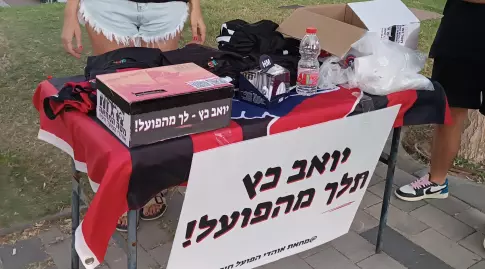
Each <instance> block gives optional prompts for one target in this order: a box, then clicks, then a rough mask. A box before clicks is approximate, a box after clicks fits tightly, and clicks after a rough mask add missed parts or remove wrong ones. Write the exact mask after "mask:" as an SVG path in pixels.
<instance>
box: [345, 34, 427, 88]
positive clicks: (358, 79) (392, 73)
mask: <svg viewBox="0 0 485 269" xmlns="http://www.w3.org/2000/svg"><path fill="white" fill-rule="evenodd" d="M350 54H352V55H354V56H356V58H355V59H354V64H353V72H349V74H348V78H349V84H350V86H352V87H358V88H360V89H361V90H363V91H364V92H367V93H370V94H374V95H387V94H390V93H393V92H399V91H403V90H409V89H415V90H434V87H433V84H432V82H431V81H430V80H429V79H427V78H426V77H425V76H423V75H421V74H419V72H420V71H421V70H422V69H423V68H424V64H425V62H426V55H424V54H423V53H421V52H419V51H414V50H412V49H409V48H406V47H404V46H401V45H399V44H397V43H394V42H391V41H387V40H381V39H380V37H379V36H378V35H377V34H375V33H366V34H365V35H364V36H363V37H362V38H361V39H360V40H359V41H357V42H356V43H354V44H353V45H352V49H351V51H350Z"/></svg>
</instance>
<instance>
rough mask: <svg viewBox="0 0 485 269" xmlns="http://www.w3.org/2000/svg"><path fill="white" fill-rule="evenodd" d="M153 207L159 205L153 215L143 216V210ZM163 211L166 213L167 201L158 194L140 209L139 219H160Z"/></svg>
mask: <svg viewBox="0 0 485 269" xmlns="http://www.w3.org/2000/svg"><path fill="white" fill-rule="evenodd" d="M153 205H159V206H160V208H158V210H157V212H156V213H155V214H153V215H145V213H144V212H143V209H144V208H146V209H148V208H150V206H153ZM165 211H167V201H166V200H165V197H164V196H163V194H162V193H161V192H160V193H159V194H157V195H156V196H155V197H153V198H152V199H151V200H150V201H149V202H148V203H147V204H146V205H145V206H144V207H143V208H142V209H140V218H141V219H142V220H156V219H159V218H161V217H162V216H163V214H164V213H165Z"/></svg>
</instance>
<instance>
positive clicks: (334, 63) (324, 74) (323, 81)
mask: <svg viewBox="0 0 485 269" xmlns="http://www.w3.org/2000/svg"><path fill="white" fill-rule="evenodd" d="M339 62H340V59H339V58H338V57H336V56H329V57H327V58H325V60H324V61H323V63H322V65H321V66H320V74H319V77H318V88H319V89H333V88H335V87H336V86H337V85H340V84H344V83H347V82H348V76H347V72H348V71H347V70H346V69H343V68H342V67H341V66H340V64H339Z"/></svg>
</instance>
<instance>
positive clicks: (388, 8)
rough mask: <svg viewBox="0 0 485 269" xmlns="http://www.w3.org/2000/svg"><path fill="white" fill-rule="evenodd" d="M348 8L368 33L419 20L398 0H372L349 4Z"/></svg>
mask: <svg viewBox="0 0 485 269" xmlns="http://www.w3.org/2000/svg"><path fill="white" fill-rule="evenodd" d="M348 5H349V7H350V8H351V9H352V10H353V11H354V13H355V14H356V15H357V16H358V17H359V18H360V19H361V20H362V22H363V23H364V24H365V26H366V27H367V29H369V30H370V31H380V30H381V29H382V28H383V27H390V26H393V25H406V24H409V23H419V19H418V18H417V17H416V16H415V15H414V14H413V12H411V11H410V10H409V9H408V8H407V7H406V5H405V4H404V3H403V2H401V1H400V0H374V1H366V2H355V3H349V4H348Z"/></svg>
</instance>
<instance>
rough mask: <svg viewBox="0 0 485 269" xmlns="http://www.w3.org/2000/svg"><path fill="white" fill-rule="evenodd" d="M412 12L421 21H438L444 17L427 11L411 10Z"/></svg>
mask: <svg viewBox="0 0 485 269" xmlns="http://www.w3.org/2000/svg"><path fill="white" fill-rule="evenodd" d="M410 10H411V11H412V12H413V13H414V15H415V16H416V17H417V18H418V19H419V20H420V21H426V20H437V19H441V18H442V17H443V15H441V14H439V13H436V12H433V11H427V10H422V9H417V8H410Z"/></svg>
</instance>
